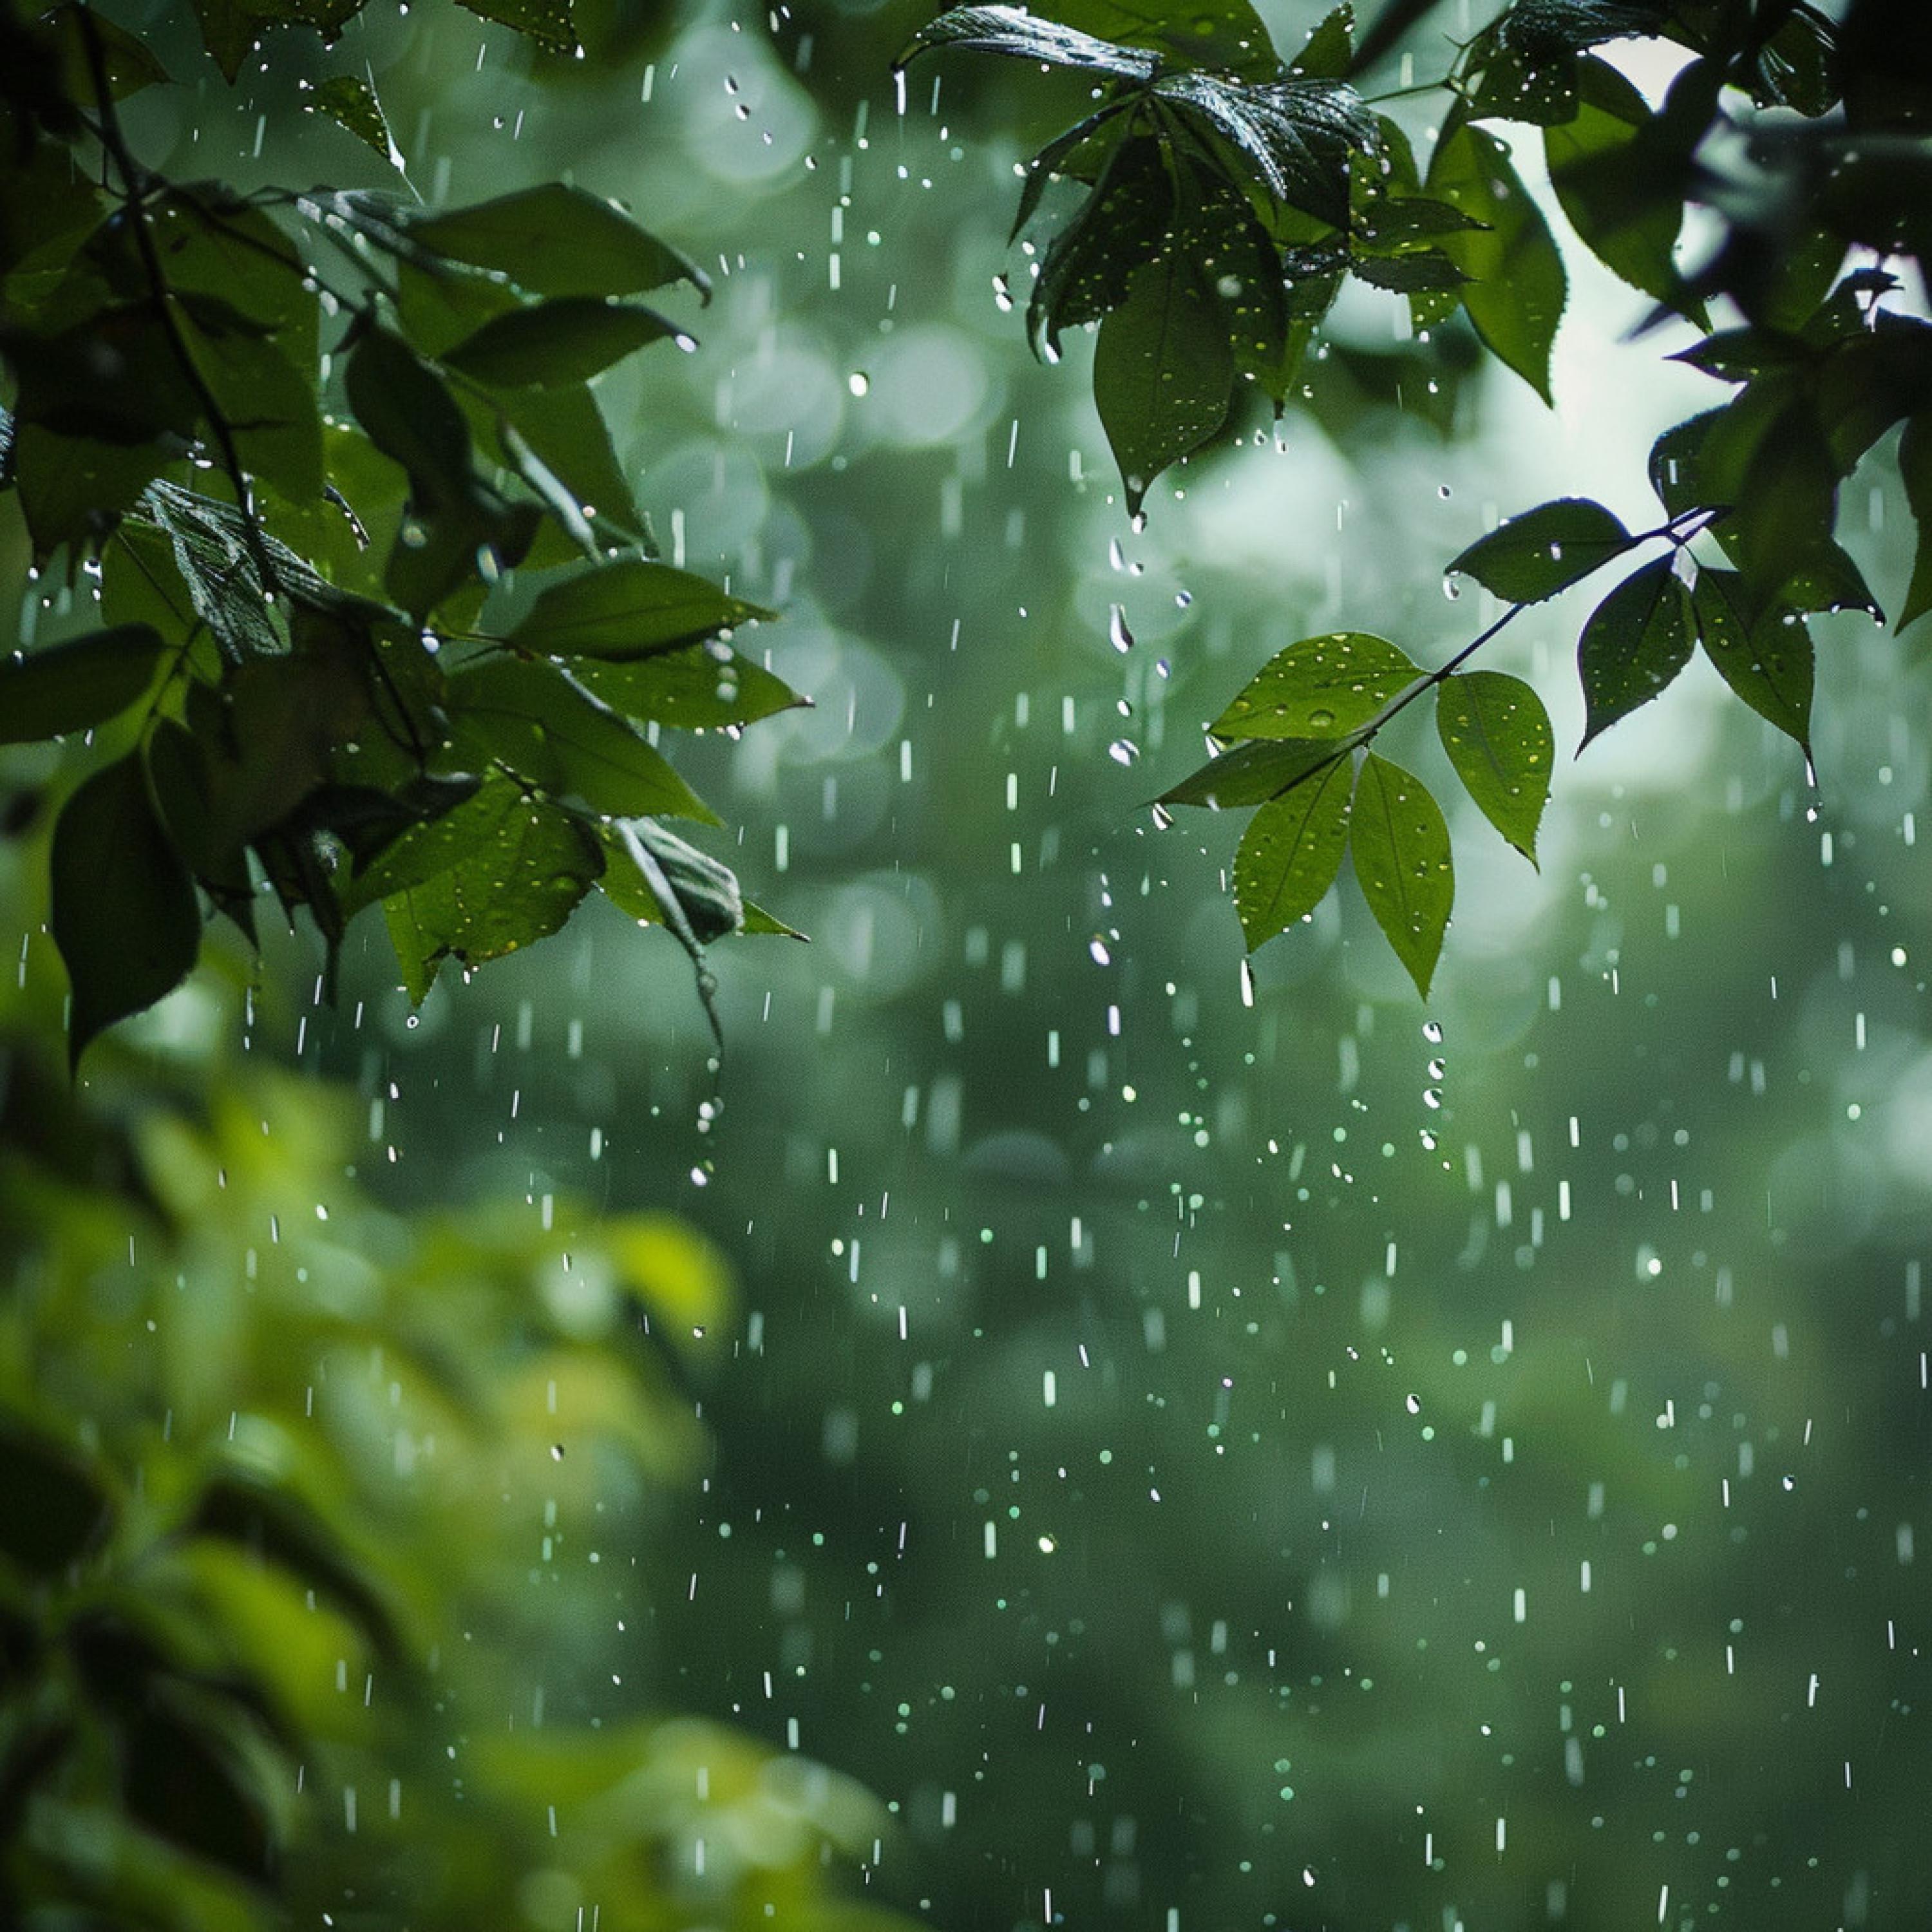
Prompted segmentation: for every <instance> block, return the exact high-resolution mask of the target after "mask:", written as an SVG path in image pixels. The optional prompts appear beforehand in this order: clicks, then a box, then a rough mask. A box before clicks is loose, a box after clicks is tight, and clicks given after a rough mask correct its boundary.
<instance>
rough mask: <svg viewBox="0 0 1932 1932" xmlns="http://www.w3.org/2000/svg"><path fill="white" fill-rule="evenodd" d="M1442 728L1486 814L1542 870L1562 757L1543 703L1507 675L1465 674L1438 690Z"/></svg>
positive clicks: (1452, 758) (1458, 772)
mask: <svg viewBox="0 0 1932 1932" xmlns="http://www.w3.org/2000/svg"><path fill="white" fill-rule="evenodd" d="M1436 732H1437V733H1438V735H1439V736H1440V737H1441V739H1442V748H1443V749H1444V750H1445V751H1447V752H1448V754H1449V762H1450V763H1451V764H1452V765H1454V766H1455V767H1456V775H1457V777H1458V778H1460V779H1461V780H1462V781H1463V784H1465V785H1466V786H1467V787H1469V796H1471V797H1472V799H1475V801H1476V802H1477V804H1478V805H1479V806H1481V808H1482V811H1483V815H1484V817H1486V818H1487V819H1488V820H1489V821H1490V823H1491V824H1492V825H1493V826H1495V827H1496V829H1497V830H1498V831H1499V832H1501V833H1502V835H1503V836H1504V837H1505V838H1507V839H1508V841H1509V842H1510V843H1511V844H1512V845H1514V847H1516V849H1517V850H1518V851H1519V852H1520V853H1522V854H1523V856H1524V857H1525V858H1526V859H1528V860H1529V862H1530V863H1531V864H1532V865H1535V863H1536V829H1537V827H1538V825H1540V824H1541V823H1542V820H1543V808H1544V805H1546V804H1547V802H1549V799H1550V771H1551V769H1552V767H1553V765H1554V764H1555V763H1556V733H1554V732H1553V731H1552V730H1550V714H1549V712H1547V711H1546V710H1544V708H1543V700H1542V699H1541V698H1540V697H1538V696H1537V694H1536V693H1535V691H1533V690H1532V689H1531V688H1530V687H1529V685H1526V684H1525V683H1524V682H1523V679H1521V678H1520V677H1511V676H1509V675H1508V673H1507V672H1505V671H1498V670H1467V671H1463V672H1462V673H1460V674H1459V675H1458V676H1454V677H1451V678H1445V679H1444V680H1443V681H1442V683H1441V684H1440V685H1438V686H1437V687H1436Z"/></svg>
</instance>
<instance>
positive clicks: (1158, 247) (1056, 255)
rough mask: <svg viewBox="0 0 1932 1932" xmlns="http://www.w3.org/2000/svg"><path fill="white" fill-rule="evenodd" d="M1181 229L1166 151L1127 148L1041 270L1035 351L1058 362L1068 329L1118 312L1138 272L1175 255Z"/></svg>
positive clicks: (1106, 169)
mask: <svg viewBox="0 0 1932 1932" xmlns="http://www.w3.org/2000/svg"><path fill="white" fill-rule="evenodd" d="M1174 222H1175V206H1174V187H1173V179H1172V175H1171V174H1170V172H1169V167H1168V164H1167V161H1166V157H1165V155H1164V154H1163V150H1162V148H1161V146H1160V143H1159V142H1156V141H1153V140H1150V139H1145V138H1142V137H1139V136H1136V137H1135V138H1133V139H1129V140H1127V141H1124V142H1122V143H1121V145H1120V146H1119V147H1118V148H1116V149H1115V151H1113V152H1112V154H1109V156H1108V157H1107V160H1106V164H1105V165H1104V166H1103V168H1102V169H1101V172H1100V175H1099V178H1097V180H1096V181H1095V183H1094V190H1093V192H1092V193H1091V194H1089V195H1088V197H1087V199H1085V201H1084V202H1082V203H1081V205H1080V206H1079V208H1077V209H1076V210H1075V211H1074V213H1073V215H1072V217H1070V219H1069V220H1068V221H1067V223H1066V224H1065V226H1063V227H1062V228H1061V229H1060V231H1059V232H1058V233H1057V234H1056V235H1055V236H1054V238H1053V240H1052V243H1051V244H1050V245H1049V247H1048V249H1047V251H1046V260H1044V261H1043V262H1042V263H1041V264H1040V275H1039V277H1038V278H1037V280H1036V281H1035V282H1034V290H1033V295H1032V296H1031V299H1030V300H1029V301H1028V304H1027V329H1028V334H1029V335H1031V337H1032V338H1033V344H1034V350H1035V353H1043V350H1051V351H1052V352H1053V353H1055V354H1056V355H1057V354H1058V353H1059V350H1060V335H1061V330H1062V329H1073V328H1077V327H1078V326H1079V325H1080V324H1081V323H1088V322H1098V321H1099V320H1100V319H1101V318H1102V317H1103V316H1105V315H1106V314H1109V312H1110V311H1112V310H1114V309H1116V308H1119V307H1120V305H1121V303H1123V302H1125V301H1126V300H1127V294H1128V291H1129V290H1130V287H1131V286H1132V284H1133V278H1134V275H1135V274H1136V271H1138V270H1139V269H1141V268H1142V266H1145V264H1147V263H1151V262H1153V261H1154V260H1157V258H1159V257H1161V256H1162V255H1163V254H1167V253H1169V251H1172V249H1173V248H1174V247H1175V234H1174Z"/></svg>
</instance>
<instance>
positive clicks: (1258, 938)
mask: <svg viewBox="0 0 1932 1932" xmlns="http://www.w3.org/2000/svg"><path fill="white" fill-rule="evenodd" d="M1354 775H1355V774H1354V772H1353V770H1352V766H1351V760H1349V759H1348V758H1346V757H1342V758H1338V759H1337V760H1336V761H1335V763H1334V764H1332V765H1331V766H1329V768H1328V770H1327V771H1326V772H1324V773H1322V775H1321V776H1320V777H1319V778H1316V779H1313V780H1312V781H1310V783H1308V784H1301V785H1297V786H1296V787H1295V788H1294V789H1293V790H1291V791H1288V792H1285V793H1283V795H1282V796H1280V798H1277V799H1270V800H1269V802H1268V803H1267V804H1265V805H1263V806H1262V808H1261V809H1260V810H1259V811H1257V812H1256V814H1255V815H1254V817H1253V819H1252V820H1250V822H1249V825H1248V829H1247V832H1246V833H1245V834H1244V835H1243V837H1242V839H1241V846H1240V848H1239V850H1237V852H1236V853H1235V911H1236V912H1237V913H1238V914H1239V915H1240V916H1241V930H1242V932H1244V934H1245V935H1247V942H1248V950H1249V951H1250V953H1252V952H1253V951H1254V950H1255V949H1256V947H1259V946H1261V945H1262V944H1265V942H1266V941H1268V940H1271V939H1272V938H1274V936H1275V935H1276V934H1277V933H1278V932H1286V931H1287V930H1288V929H1289V927H1290V926H1292V925H1294V924H1295V922H1296V921H1297V920H1298V919H1303V918H1305V917H1306V916H1307V915H1308V914H1309V913H1311V912H1313V910H1315V908H1316V907H1317V906H1318V905H1319V904H1321V902H1322V898H1323V897H1324V896H1325V894H1326V893H1327V892H1328V888H1329V887H1330V886H1332V885H1333V884H1334V883H1335V876H1336V874H1337V873H1338V872H1339V871H1340V870H1341V869H1342V853H1343V850H1344V849H1345V848H1346V846H1347V844H1348V842H1349V794H1350V792H1351V790H1352V781H1353V779H1354Z"/></svg>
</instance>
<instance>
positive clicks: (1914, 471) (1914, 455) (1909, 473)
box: [1897, 413, 1932, 631]
mask: <svg viewBox="0 0 1932 1932" xmlns="http://www.w3.org/2000/svg"><path fill="white" fill-rule="evenodd" d="M1898 474H1899V480H1900V481H1901V482H1903V484H1904V485H1905V500H1906V502H1907V503H1908V504H1909V505H1910V506H1911V509H1912V520H1913V521H1914V522H1915V523H1917V524H1918V549H1917V550H1916V551H1915V553H1914V556H1913V560H1912V581H1911V583H1909V586H1907V587H1906V592H1905V600H1904V601H1903V604H1900V607H1899V613H1898V622H1897V628H1898V629H1900V630H1901V631H1902V630H1903V629H1904V628H1905V627H1906V625H1908V624H1909V623H1911V622H1913V621H1914V620H1915V619H1918V618H1920V617H1922V616H1924V614H1925V613H1926V612H1927V610H1932V413H1926V414H1924V415H1921V416H1914V417H1913V418H1912V420H1911V421H1910V422H1909V423H1907V424H1906V425H1905V434H1903V436H1902V437H1900V438H1899V441H1898Z"/></svg>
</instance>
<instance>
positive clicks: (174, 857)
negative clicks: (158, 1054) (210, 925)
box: [49, 753, 201, 1064]
mask: <svg viewBox="0 0 1932 1932" xmlns="http://www.w3.org/2000/svg"><path fill="white" fill-rule="evenodd" d="M49 871H50V873H51V876H52V898H53V904H52V926H53V935H54V944H55V945H56V946H57V947H59V949H60V956H61V958H62V960H63V961H64V962H65V964H66V966H67V971H68V980H69V982H70V983H71V985H72V986H73V989H74V1002H73V1006H72V1008H71V1011H70V1013H69V1015H68V1055H69V1058H70V1059H71V1061H73V1062H74V1064H79V1062H80V1056H81V1055H82V1054H83V1052H85V1051H86V1049H87V1046H88V1043H89V1042H90V1041H91V1040H93V1039H94V1038H95V1036H96V1035H97V1034H100V1033H101V1032H102V1031H104V1030H105V1029H106V1028H108V1027H110V1026H112V1025H113V1024H114V1023H115V1021H116V1020H121V1019H126V1018H127V1016H128V1015H129V1014H130V1013H139V1012H140V1011H142V1009H143V1008H145V1007H151V1006H152V1005H153V1004H154V1002H155V1001H157V1000H158V999H160V998H161V997H162V996H163V995H164V994H167V993H171V992H173V990H174V989H175V987H176V986H179V985H180V984H181V981H182V980H184V979H185V978H187V974H188V972H189V970H190V968H192V967H193V965H194V962H195V956H196V954H197V953H199V951H200V950H201V911H200V908H199V907H198V906H197V905H196V903H195V896H194V883H193V880H191V879H190V877H188V871H187V866H186V865H184V863H183V862H182V860H181V854H180V853H178V852H177V851H176V850H175V848H174V846H173V844H172V841H170V840H169V838H168V835H167V833H166V831H165V830H164V829H163V826H162V824H161V821H160V818H159V817H157V815H156V813H155V811H154V805H153V802H152V801H151V799H149V797H148V781H147V778H146V776H145V774H144V773H143V772H142V769H141V761H140V760H139V757H136V756H135V755H134V754H131V753H130V754H129V755H128V756H127V757H124V758H118V759H116V760H115V761H114V763H112V764H110V765H106V766H103V767H102V768H101V769H100V770H99V771H98V772H95V774H94V775H93V776H92V777H91V778H89V779H88V780H87V781H86V782H85V783H84V784H83V785H82V786H81V787H80V789H79V790H77V792H75V793H74V796H72V797H71V798H70V799H68V802H67V803H66V804H65V805H64V806H62V808H61V814H60V817H59V818H58V820H56V822H55V826H54V841H53V853H52V859H51V862H50V865H49Z"/></svg>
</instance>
